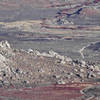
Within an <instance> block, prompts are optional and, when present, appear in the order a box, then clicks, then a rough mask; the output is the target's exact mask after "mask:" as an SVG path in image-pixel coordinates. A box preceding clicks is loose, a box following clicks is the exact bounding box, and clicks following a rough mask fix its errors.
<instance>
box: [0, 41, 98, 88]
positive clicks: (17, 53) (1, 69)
mask: <svg viewBox="0 0 100 100" xmlns="http://www.w3.org/2000/svg"><path fill="white" fill-rule="evenodd" d="M99 76H100V69H99V66H98V65H97V66H96V65H95V64H91V63H86V62H85V61H79V60H72V59H71V58H68V57H66V56H62V55H60V54H58V53H56V52H54V51H52V50H51V51H49V52H48V53H46V52H44V53H40V52H39V51H37V50H32V49H29V50H28V51H25V50H18V49H13V48H11V46H10V44H9V43H8V42H7V41H2V42H1V43H0V84H1V86H5V85H7V86H9V85H15V86H37V85H43V84H66V83H69V82H85V81H90V80H92V79H96V78H99Z"/></svg>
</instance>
